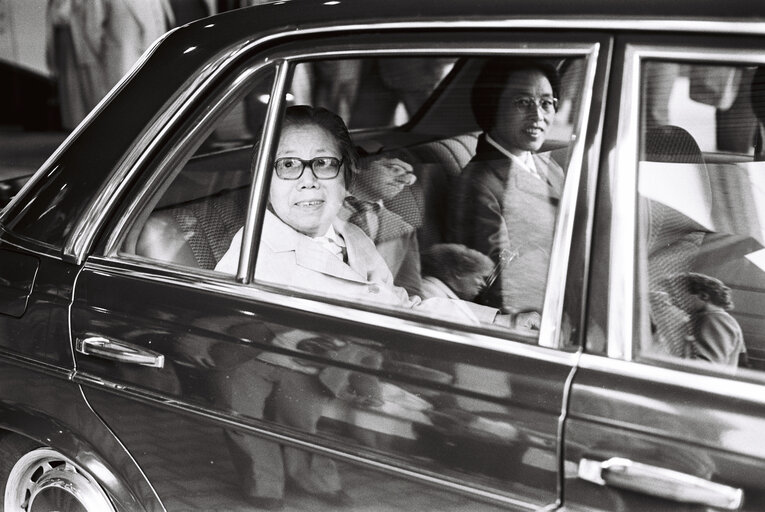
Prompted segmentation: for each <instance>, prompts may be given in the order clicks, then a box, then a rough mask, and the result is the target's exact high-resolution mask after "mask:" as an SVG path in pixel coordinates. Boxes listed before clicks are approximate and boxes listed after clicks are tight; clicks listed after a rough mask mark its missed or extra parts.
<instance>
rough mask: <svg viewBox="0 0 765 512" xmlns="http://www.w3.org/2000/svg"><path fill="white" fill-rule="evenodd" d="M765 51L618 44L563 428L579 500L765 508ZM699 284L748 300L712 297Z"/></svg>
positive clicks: (647, 506)
mask: <svg viewBox="0 0 765 512" xmlns="http://www.w3.org/2000/svg"><path fill="white" fill-rule="evenodd" d="M678 28H681V27H680V26H679V27H678ZM729 28H730V26H726V27H725V31H726V32H727V29H729ZM764 44H765V43H764V41H763V39H762V35H761V34H757V35H740V36H732V35H721V34H712V33H709V34H707V35H706V36H705V37H701V36H691V35H684V36H679V37H667V36H659V35H656V36H651V37H649V36H644V37H639V38H638V37H630V38H627V37H625V38H624V39H623V40H622V41H621V42H620V44H618V45H617V51H616V53H615V55H616V66H615V77H616V80H615V83H614V84H613V85H614V87H615V88H614V89H613V90H614V94H613V95H612V96H611V98H612V100H611V103H610V104H609V106H608V107H609V115H608V117H607V124H606V132H605V133H607V134H610V136H609V137H607V138H606V140H605V141H604V147H605V148H606V152H605V153H604V155H605V156H604V157H603V159H602V165H603V168H602V172H601V175H600V182H599V190H598V194H599V195H598V206H599V216H598V218H597V221H596V226H595V232H594V239H593V240H594V242H593V243H594V247H593V259H592V262H593V263H592V284H591V288H590V298H589V315H588V329H587V340H586V344H587V346H586V353H585V354H583V355H582V358H581V360H580V361H579V366H578V369H577V372H576V375H575V377H574V379H573V382H572V388H571V393H570V398H569V405H568V415H567V420H566V428H565V450H564V454H565V464H566V468H567V471H566V473H565V483H564V497H565V499H564V502H565V504H566V507H567V509H569V510H762V508H763V506H765V486H764V485H763V482H765V451H763V443H762V442H761V436H762V432H763V429H764V428H765V402H764V401H763V397H764V396H765V385H764V382H765V381H763V378H762V373H761V372H762V365H761V363H760V361H759V359H760V353H761V352H760V350H761V342H762V332H763V325H764V324H763V321H765V318H763V314H762V312H763V290H764V289H765V278H764V276H765V274H764V273H763V267H762V264H761V262H760V260H759V257H760V255H761V254H762V252H761V249H762V247H763V245H762V244H763V232H762V224H761V219H762V216H761V213H760V208H761V205H762V204H763V195H762V193H763V188H762V186H761V184H762V179H763V176H764V175H765V168H763V166H762V162H761V161H758V158H757V156H756V155H757V150H756V147H755V146H756V145H757V144H758V143H757V142H756V141H757V139H756V137H755V134H756V132H757V131H758V130H759V127H760V126H761V122H762V121H761V120H758V119H757V116H756V115H755V113H756V111H757V110H758V109H760V110H761V108H762V107H761V105H762V101H763V96H762V95H763V92H762V91H765V86H763V85H762V84H761V83H760V85H758V81H757V78H756V77H757V76H760V77H761V76H762V72H761V70H762V69H763V68H762V66H763V64H765V59H764V58H763V48H764V46H763V45H764ZM758 69H759V70H760V71H758ZM758 73H759V75H758ZM759 80H760V82H762V78H759ZM617 91H618V92H617ZM758 91H759V92H758ZM609 128H610V129H609ZM694 282H704V283H715V284H712V285H710V286H711V288H709V290H707V291H706V292H705V294H706V295H705V296H704V298H705V299H709V300H711V299H710V297H712V296H715V295H716V294H719V296H720V297H727V298H732V302H733V303H735V308H734V309H732V310H730V306H731V303H730V302H727V303H726V304H727V305H723V306H719V307H718V306H715V307H714V308H711V307H710V306H706V305H703V304H704V302H700V300H699V297H702V295H701V294H700V293H699V292H698V291H694V286H697V285H694V284H692V283H694ZM715 300H716V299H715ZM724 302H725V301H722V302H720V304H723V303H724ZM707 303H709V301H707ZM725 310H729V311H725ZM712 311H714V313H713V315H714V316H715V318H716V320H714V322H715V323H714V324H711V323H710V322H711V321H710V319H709V315H710V314H712V313H711V312H712ZM710 325H714V326H715V327H714V328H713V330H710V329H712V328H711V327H710ZM722 325H725V326H727V327H726V329H727V330H725V329H720V327H721V326H722ZM736 326H740V330H739V329H737V328H736ZM713 331H714V332H713ZM712 332H713V334H712V335H710V333H712ZM737 332H738V333H742V334H743V340H744V343H745V345H746V350H747V353H748V356H749V360H748V362H746V359H745V358H744V357H739V355H740V354H738V352H739V351H740V345H739V344H738V343H739V342H738V339H739V338H738V337H737V336H738V335H737V334H736V333H737Z"/></svg>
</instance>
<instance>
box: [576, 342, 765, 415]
mask: <svg viewBox="0 0 765 512" xmlns="http://www.w3.org/2000/svg"><path fill="white" fill-rule="evenodd" d="M700 364H701V363H700ZM694 368H698V367H694ZM709 368H710V369H711V370H713V371H714V369H713V368H712V367H711V366H710V367H709ZM579 369H581V370H592V371H597V372H604V373H608V374H612V375H613V376H614V377H616V378H623V377H627V378H630V379H637V380H643V381H649V382H652V383H659V384H663V385H667V386H672V387H675V388H682V389H686V390H689V391H702V392H704V393H707V394H710V395H717V396H721V397H725V398H729V399H731V400H734V399H742V400H746V401H747V402H751V403H756V404H758V405H764V406H765V392H763V391H764V390H765V382H763V383H761V384H760V383H756V382H751V381H744V380H740V379H737V378H735V376H736V375H737V374H738V373H751V374H752V377H755V374H754V370H743V371H741V372H737V371H736V370H735V369H730V372H729V373H725V370H721V372H720V373H719V374H717V375H703V374H696V373H688V371H687V370H686V369H685V368H682V367H678V368H667V367H663V366H656V365H652V364H650V362H638V361H624V360H620V359H613V358H609V357H606V356H601V355H597V354H582V357H581V359H579V361H578V370H579Z"/></svg>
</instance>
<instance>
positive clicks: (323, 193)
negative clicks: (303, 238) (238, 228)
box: [269, 125, 346, 237]
mask: <svg viewBox="0 0 765 512" xmlns="http://www.w3.org/2000/svg"><path fill="white" fill-rule="evenodd" d="M319 156H325V157H335V158H338V159H339V158H342V154H341V153H340V148H339V146H338V144H337V142H336V141H335V139H334V137H333V136H332V135H330V133H329V132H327V131H326V130H324V129H323V128H320V127H318V126H315V125H306V126H287V127H286V128H284V129H283V130H282V133H281V138H280V139H279V148H278V149H277V151H276V159H279V158H285V157H295V158H301V159H303V160H311V159H312V158H316V157H319ZM343 165H346V164H345V163H343ZM345 195H346V193H345V179H344V178H343V169H342V167H341V168H340V172H339V173H338V175H337V176H336V177H335V178H332V179H329V180H320V179H317V178H316V176H314V174H313V173H312V172H311V169H310V168H309V167H308V166H307V165H306V166H305V169H303V174H302V175H301V176H300V178H298V179H297V180H283V179H281V178H279V177H278V176H277V175H276V173H275V172H274V175H273V176H272V178H271V190H270V193H269V200H270V202H271V207H272V208H273V209H274V212H276V215H277V216H278V217H279V218H280V219H281V220H283V221H284V222H285V223H287V224H288V225H289V226H291V227H292V228H294V229H295V230H297V231H299V232H301V233H303V234H304V235H308V236H310V237H315V236H322V235H324V234H325V233H326V232H327V230H328V229H329V226H330V225H332V222H333V221H334V220H335V218H336V217H337V214H338V213H339V211H340V208H341V207H342V206H343V200H344V199H345Z"/></svg>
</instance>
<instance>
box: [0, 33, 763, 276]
mask: <svg viewBox="0 0 765 512" xmlns="http://www.w3.org/2000/svg"><path fill="white" fill-rule="evenodd" d="M492 28H494V29H498V28H500V29H529V28H533V29H540V30H544V29H547V30H584V31H593V30H607V31H618V30H629V31H636V30H637V31H665V32H673V33H677V32H704V33H720V34H750V35H765V23H763V22H750V21H746V20H742V21H740V22H728V21H725V22H718V21H711V20H710V21H706V20H674V21H667V20H661V19H644V18H635V19H630V20H603V19H585V18H582V19H580V18H575V19H570V18H562V19H554V18H547V19H512V18H510V19H506V20H502V21H480V20H477V21H417V22H388V23H366V24H349V25H340V26H327V27H314V28H307V29H306V28H303V29H301V28H297V29H291V30H289V31H286V32H279V33H275V34H270V35H267V36H264V37H260V38H253V39H250V40H246V41H243V42H242V43H239V44H237V45H235V46H233V47H231V48H230V49H228V50H226V51H223V52H221V53H220V54H219V55H218V56H217V57H214V58H213V59H211V60H210V62H209V63H208V64H207V65H206V66H204V68H203V69H202V70H201V71H200V72H199V74H198V75H197V77H196V78H195V79H193V80H192V81H191V83H190V84H189V86H188V87H184V88H183V89H182V92H181V93H179V95H178V96H177V97H176V98H175V99H174V100H173V101H172V103H171V105H170V107H169V108H167V109H166V110H165V114H164V115H163V116H161V117H160V118H159V119H157V120H155V121H154V122H153V123H152V124H151V126H149V127H148V128H147V130H146V132H145V134H144V135H143V136H142V137H140V138H139V140H137V141H136V142H135V143H134V145H133V149H132V150H131V151H130V152H129V153H128V155H129V158H128V157H126V158H124V159H123V162H122V163H121V164H120V165H118V166H117V168H116V169H115V172H114V173H113V174H112V175H111V176H110V178H109V180H108V182H107V183H106V186H105V190H103V191H102V192H101V193H99V194H98V198H99V199H98V200H96V201H94V202H93V203H92V204H91V205H90V207H89V208H88V210H87V211H86V212H85V214H84V215H83V216H82V218H81V219H80V221H79V223H78V224H77V225H76V226H75V227H74V229H73V231H72V234H71V235H70V237H69V239H68V241H67V243H66V245H65V246H64V251H63V254H64V258H66V259H68V260H70V261H73V262H75V263H77V264H81V263H82V262H83V261H84V258H85V256H86V254H87V251H88V250H89V249H90V247H91V244H92V241H93V238H94V237H95V234H96V232H97V231H98V229H99V228H100V227H101V226H102V225H103V222H104V219H105V217H106V215H107V213H108V211H109V210H110V209H111V207H112V206H113V202H114V197H115V194H116V193H117V192H118V191H119V190H120V189H121V187H122V186H123V184H124V183H126V182H127V181H129V180H130V177H131V176H132V175H133V174H134V173H135V171H136V168H137V160H138V159H140V158H141V157H140V156H139V155H138V154H136V153H141V152H142V154H143V156H145V155H146V154H147V153H148V149H151V147H153V146H154V144H156V142H152V141H156V140H157V139H158V137H159V136H160V135H161V134H163V133H165V132H166V131H167V130H168V125H167V123H168V121H169V120H170V119H177V118H178V117H180V116H181V115H182V114H183V113H184V112H185V110H186V108H187V107H188V105H189V104H190V103H191V100H192V99H193V97H196V96H197V95H198V94H200V93H201V92H203V91H204V90H205V89H206V88H207V86H209V85H210V84H211V83H212V82H213V81H214V80H215V79H216V78H218V76H219V75H220V73H221V72H222V71H223V70H225V69H226V68H227V67H228V65H229V64H231V63H233V62H234V61H236V60H237V59H238V58H240V57H241V56H242V55H243V54H245V53H247V52H249V51H250V50H251V49H253V48H254V47H256V46H260V45H265V44H269V43H275V42H278V41H279V40H282V39H287V38H290V37H294V36H295V35H296V34H298V33H299V34H300V35H323V34H332V35H337V34H340V33H342V32H346V31H370V30H374V31H380V30H449V29H476V30H486V29H492ZM165 37H167V35H165ZM158 43H159V41H158V42H157V43H156V44H155V46H154V47H153V48H156V45H157V44H158ZM148 55H149V52H147V54H145V55H144V57H145V58H148ZM135 69H137V68H135ZM112 92H113V94H114V93H116V88H115V91H112ZM113 94H110V95H109V96H108V97H111V96H112V95H113ZM104 102H106V99H105V100H104ZM104 104H105V103H104ZM100 106H101V107H102V106H103V105H100ZM100 110H101V109H100V108H97V109H96V110H95V111H94V113H93V115H95V113H96V112H98V111H100ZM170 124H172V123H170ZM146 144H149V148H145V145H146ZM65 145H66V144H64V145H62V148H61V149H60V151H63V146H65ZM56 154H58V153H56ZM52 159H53V157H51V159H50V160H49V161H52ZM40 179H41V177H38V178H37V179H36V180H35V181H39V180H40ZM30 186H31V185H30ZM18 195H19V196H20V195H21V194H18ZM0 222H2V218H0Z"/></svg>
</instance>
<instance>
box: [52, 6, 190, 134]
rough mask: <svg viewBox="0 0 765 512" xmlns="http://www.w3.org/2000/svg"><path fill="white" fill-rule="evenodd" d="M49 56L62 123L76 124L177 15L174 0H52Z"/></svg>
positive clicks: (65, 124)
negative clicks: (172, 3) (56, 83)
mask: <svg viewBox="0 0 765 512" xmlns="http://www.w3.org/2000/svg"><path fill="white" fill-rule="evenodd" d="M47 23H48V40H47V61H48V64H49V66H50V67H51V69H52V70H53V72H54V74H55V76H56V77H57V80H58V84H59V101H60V103H61V112H62V124H63V127H64V128H66V129H72V128H74V127H75V126H76V125H77V124H78V123H79V122H80V121H82V119H83V118H84V117H85V115H86V114H87V113H88V112H89V111H90V110H91V109H92V108H93V107H94V106H95V105H96V104H97V103H98V102H99V101H100V100H101V98H103V97H104V96H105V95H106V93H107V92H108V91H109V89H111V88H112V87H113V86H114V85H115V84H116V83H117V82H118V81H119V80H120V78H122V76H123V75H125V73H127V72H128V71H129V70H130V68H131V67H132V66H133V65H134V64H135V63H136V62H137V61H138V59H139V58H140V57H141V55H142V54H143V52H144V51H145V50H146V49H147V48H148V47H149V46H150V45H151V44H152V43H153V42H154V41H155V40H156V39H157V38H159V37H160V36H161V35H162V34H164V33H165V32H166V31H167V30H168V29H169V28H171V27H173V26H174V25H175V16H174V14H173V10H172V7H171V5H170V2H169V0H131V1H130V2H125V1H121V0H49V2H48V18H47Z"/></svg>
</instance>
